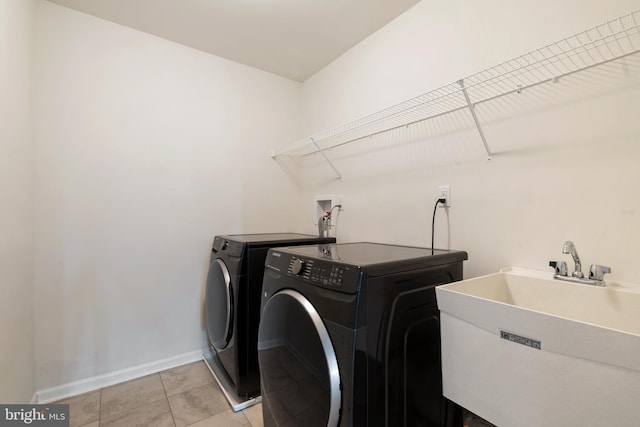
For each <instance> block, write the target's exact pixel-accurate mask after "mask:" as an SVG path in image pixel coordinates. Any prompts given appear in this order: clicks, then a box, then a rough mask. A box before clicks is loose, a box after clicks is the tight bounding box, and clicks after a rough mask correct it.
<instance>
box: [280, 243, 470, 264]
mask: <svg viewBox="0 0 640 427" xmlns="http://www.w3.org/2000/svg"><path fill="white" fill-rule="evenodd" d="M278 251H282V252H285V253H288V254H292V255H297V256H299V257H303V258H312V259H317V260H325V261H332V262H336V263H340V264H349V265H353V266H357V267H359V268H361V269H362V270H372V269H375V267H377V266H382V265H385V266H391V265H393V266H394V267H402V266H407V267H409V266H411V267H416V266H420V267H428V266H432V265H440V264H446V263H451V262H458V261H464V260H466V259H467V258H468V255H467V253H466V252H464V251H450V250H442V249H431V248H419V247H413V246H401V245H389V244H382V243H370V242H359V243H334V244H326V245H314V246H300V247H288V248H279V249H278Z"/></svg>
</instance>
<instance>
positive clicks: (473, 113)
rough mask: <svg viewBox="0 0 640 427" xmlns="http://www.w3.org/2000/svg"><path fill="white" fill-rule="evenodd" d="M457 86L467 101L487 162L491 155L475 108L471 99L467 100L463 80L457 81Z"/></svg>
mask: <svg viewBox="0 0 640 427" xmlns="http://www.w3.org/2000/svg"><path fill="white" fill-rule="evenodd" d="M458 84H459V85H460V87H461V88H462V93H463V94H464V99H465V100H466V101H467V105H468V106H469V111H470V112H471V117H473V122H474V123H475V124H476V128H477V129H478V134H480V139H482V144H483V145H484V149H485V151H486V152H487V160H491V158H492V157H493V154H491V150H490V149H489V144H488V143H487V138H486V137H485V136H484V132H482V126H480V120H478V115H477V114H476V106H475V105H474V104H472V103H471V98H469V93H468V92H467V88H465V87H464V79H461V80H458Z"/></svg>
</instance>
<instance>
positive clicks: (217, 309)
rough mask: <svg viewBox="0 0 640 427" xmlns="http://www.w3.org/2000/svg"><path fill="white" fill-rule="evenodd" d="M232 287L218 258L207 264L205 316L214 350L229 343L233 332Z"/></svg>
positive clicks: (226, 272)
mask: <svg viewBox="0 0 640 427" xmlns="http://www.w3.org/2000/svg"><path fill="white" fill-rule="evenodd" d="M233 310H234V301H233V287H232V283H231V276H229V270H228V269H227V266H226V265H225V264H224V262H223V261H222V260H220V259H214V260H213V261H211V264H209V274H208V275H207V289H206V294H205V307H204V311H205V318H206V322H207V334H208V335H209V342H210V343H211V345H212V346H213V347H214V348H215V349H216V350H223V349H225V348H226V347H227V346H228V345H229V341H230V340H231V335H232V334H233Z"/></svg>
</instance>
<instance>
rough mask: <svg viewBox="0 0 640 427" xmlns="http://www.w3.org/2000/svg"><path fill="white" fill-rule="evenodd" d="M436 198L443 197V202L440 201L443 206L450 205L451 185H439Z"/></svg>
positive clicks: (447, 206)
mask: <svg viewBox="0 0 640 427" xmlns="http://www.w3.org/2000/svg"><path fill="white" fill-rule="evenodd" d="M438 199H445V202H444V203H440V206H441V207H443V208H449V207H451V186H450V185H441V186H439V187H438Z"/></svg>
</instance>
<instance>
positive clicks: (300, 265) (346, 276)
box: [266, 250, 360, 293]
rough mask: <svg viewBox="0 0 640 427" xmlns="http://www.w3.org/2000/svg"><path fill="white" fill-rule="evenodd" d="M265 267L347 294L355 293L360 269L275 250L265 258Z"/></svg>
mask: <svg viewBox="0 0 640 427" xmlns="http://www.w3.org/2000/svg"><path fill="white" fill-rule="evenodd" d="M266 267H267V268H271V269H272V270H276V271H279V272H281V273H283V272H286V275H287V276H288V277H291V278H296V279H297V280H302V281H304V282H308V283H311V284H313V285H316V286H322V287H324V288H328V289H334V290H337V291H341V292H349V293H353V292H356V290H357V287H358V282H359V276H360V269H358V267H355V266H352V265H348V264H342V263H338V262H332V261H324V260H319V259H313V258H305V257H300V256H297V255H291V254H283V253H280V252H278V251H276V250H273V251H272V252H271V254H270V256H268V257H267V262H266Z"/></svg>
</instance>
